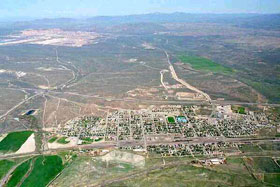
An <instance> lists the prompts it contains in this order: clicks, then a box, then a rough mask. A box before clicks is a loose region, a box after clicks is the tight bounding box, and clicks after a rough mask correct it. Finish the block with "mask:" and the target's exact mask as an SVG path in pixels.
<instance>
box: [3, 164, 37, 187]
mask: <svg viewBox="0 0 280 187" xmlns="http://www.w3.org/2000/svg"><path fill="white" fill-rule="evenodd" d="M31 161H32V159H29V160H27V161H25V162H23V163H22V164H21V165H19V166H18V167H17V168H16V169H15V170H14V172H13V173H12V177H11V178H10V179H9V181H8V183H7V187H13V186H16V185H17V184H18V183H19V182H20V181H21V179H22V178H23V176H24V175H25V174H26V173H27V171H28V170H29V168H30V163H31Z"/></svg>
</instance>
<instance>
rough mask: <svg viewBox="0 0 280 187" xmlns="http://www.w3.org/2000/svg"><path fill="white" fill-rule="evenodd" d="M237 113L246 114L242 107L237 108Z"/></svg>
mask: <svg viewBox="0 0 280 187" xmlns="http://www.w3.org/2000/svg"><path fill="white" fill-rule="evenodd" d="M238 113H239V114H246V112H245V108H244V107H238Z"/></svg>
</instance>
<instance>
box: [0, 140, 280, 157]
mask: <svg viewBox="0 0 280 187" xmlns="http://www.w3.org/2000/svg"><path fill="white" fill-rule="evenodd" d="M218 142H231V143H258V142H280V138H225V137H222V136H219V137H194V138H185V139H182V140H169V141H148V140H146V142H144V141H143V140H132V141H118V143H117V142H112V141H110V142H109V141H108V142H98V143H93V144H88V145H75V146H72V147H66V148H56V149H49V150H44V151H41V152H40V153H39V152H32V153H25V154H7V155H0V159H5V158H18V157H26V156H36V155H40V154H51V153H55V152H57V151H62V150H81V149H112V148H117V147H125V146H138V145H143V146H144V145H145V144H146V145H147V146H149V145H160V144H165V145H167V144H169V145H174V144H186V145H193V144H203V143H208V144H209V143H218Z"/></svg>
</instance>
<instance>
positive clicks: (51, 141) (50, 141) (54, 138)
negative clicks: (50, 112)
mask: <svg viewBox="0 0 280 187" xmlns="http://www.w3.org/2000/svg"><path fill="white" fill-rule="evenodd" d="M55 140H57V137H52V138H51V139H49V141H48V142H49V143H53V142H55Z"/></svg>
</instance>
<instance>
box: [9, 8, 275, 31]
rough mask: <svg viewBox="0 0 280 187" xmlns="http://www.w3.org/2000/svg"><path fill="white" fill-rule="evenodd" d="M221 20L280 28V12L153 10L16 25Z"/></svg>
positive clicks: (237, 23) (219, 21)
mask: <svg viewBox="0 0 280 187" xmlns="http://www.w3.org/2000/svg"><path fill="white" fill-rule="evenodd" d="M169 22H171V23H182V22H186V23H222V24H232V25H236V26H239V27H246V28H262V29H270V30H271V29H272V30H280V14H189V13H180V12H177V13H172V14H163V13H153V14H142V15H128V16H98V17H92V18H86V19H72V18H57V19H39V20H33V21H23V22H17V23H16V24H14V26H15V27H16V28H21V29H24V28H54V27H60V28H66V29H67V28H68V29H70V28H72V29H73V28H74V29H83V28H87V27H93V26H97V27H106V26H113V25H120V24H130V23H169Z"/></svg>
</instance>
